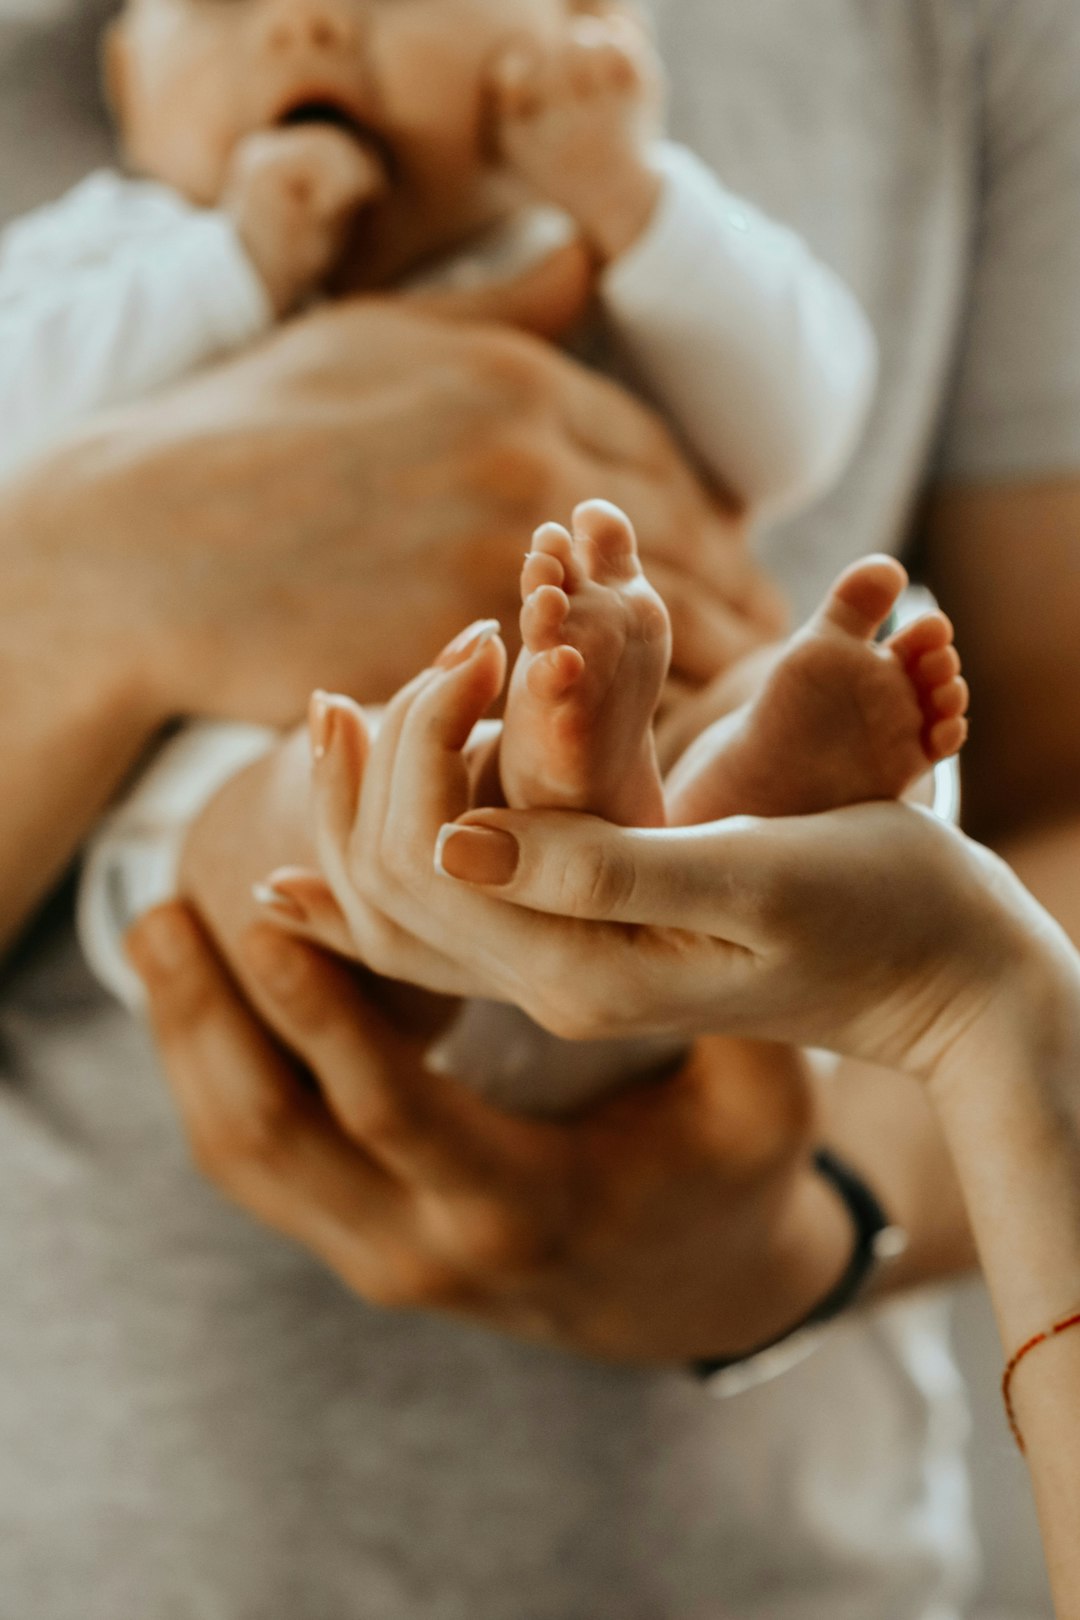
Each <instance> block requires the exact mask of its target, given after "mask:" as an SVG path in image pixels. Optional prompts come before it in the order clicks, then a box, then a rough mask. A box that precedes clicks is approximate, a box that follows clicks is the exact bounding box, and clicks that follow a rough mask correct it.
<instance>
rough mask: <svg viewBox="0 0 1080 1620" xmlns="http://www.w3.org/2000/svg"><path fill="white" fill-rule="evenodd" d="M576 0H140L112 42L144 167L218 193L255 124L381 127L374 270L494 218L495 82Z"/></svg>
mask: <svg viewBox="0 0 1080 1620" xmlns="http://www.w3.org/2000/svg"><path fill="white" fill-rule="evenodd" d="M577 8H578V7H577V0H129V4H128V7H127V10H126V12H125V14H124V16H123V17H122V19H121V21H120V23H119V24H118V25H117V27H116V29H115V30H114V32H113V35H112V38H111V41H110V47H109V68H110V81H111V87H112V91H113V100H114V104H115V106H116V109H117V113H118V116H119V118H120V122H121V125H122V129H123V134H124V139H125V143H126V146H127V151H128V155H129V157H130V159H131V161H132V163H133V164H134V166H135V167H136V168H138V169H139V170H140V171H142V172H143V173H146V174H151V175H154V176H155V177H156V178H158V179H160V180H163V181H165V182H166V184H168V185H171V186H173V187H175V188H176V189H177V190H179V191H181V192H183V193H184V195H186V196H187V197H189V198H191V199H192V201H194V202H197V203H200V204H205V205H213V204H214V203H215V202H217V200H218V199H219V197H220V196H221V193H222V189H223V186H224V183H225V178H226V175H227V172H228V165H229V160H230V157H231V155H232V153H233V151H234V149H235V147H236V145H237V143H238V142H239V141H241V140H242V139H243V137H244V136H246V135H249V134H252V133H253V132H255V131H257V130H266V129H273V128H274V127H276V126H280V125H284V124H291V123H300V122H311V121H316V120H322V121H328V122H331V123H333V124H335V125H336V126H338V127H340V128H343V129H345V130H347V131H349V132H351V133H354V134H355V135H356V138H357V139H358V140H364V141H367V142H369V143H370V144H371V145H372V146H373V147H374V149H375V150H376V151H377V152H378V153H379V154H380V156H382V157H383V158H384V160H385V161H386V164H387V167H388V169H389V176H390V181H391V186H390V190H389V193H388V195H387V198H386V200H385V202H383V203H380V204H379V205H378V206H377V208H376V209H375V210H374V211H373V214H372V217H371V219H370V221H367V222H365V229H364V237H365V241H364V244H363V246H364V252H363V259H364V261H365V268H364V276H363V279H364V280H366V281H368V282H372V281H376V280H382V279H385V278H387V277H388V276H392V275H394V274H396V273H398V272H400V271H401V270H402V269H404V268H406V267H407V266H408V265H411V264H414V263H416V262H418V261H419V260H421V259H422V258H424V257H426V256H428V255H430V254H432V253H434V252H437V251H439V250H441V249H444V248H447V247H449V246H451V245H453V244H454V243H456V242H458V241H460V240H461V239H462V238H463V237H464V236H465V235H467V234H468V233H469V231H471V230H475V229H476V228H477V227H479V226H481V225H483V224H485V223H487V222H488V221H489V220H491V219H492V218H493V217H495V215H496V214H497V212H498V211H499V207H500V200H501V204H502V205H503V206H505V192H504V191H502V190H501V188H500V182H499V181H497V179H496V177H495V174H494V169H493V166H492V164H491V162H490V157H489V154H488V153H487V151H486V149H485V147H486V140H485V137H486V128H485V107H486V97H485V93H484V91H485V84H486V79H487V73H488V70H489V67H490V64H491V62H492V60H493V59H494V57H495V56H496V55H497V54H498V53H499V52H500V51H501V50H502V49H504V48H505V47H506V46H508V45H510V44H512V43H513V42H514V41H515V40H516V39H523V38H524V39H531V40H535V41H537V42H538V43H540V44H545V45H546V44H550V43H553V42H554V41H555V40H556V39H557V38H558V37H559V35H560V34H561V32H562V30H563V29H564V27H565V25H566V20H567V16H568V14H569V12H570V10H571V9H577Z"/></svg>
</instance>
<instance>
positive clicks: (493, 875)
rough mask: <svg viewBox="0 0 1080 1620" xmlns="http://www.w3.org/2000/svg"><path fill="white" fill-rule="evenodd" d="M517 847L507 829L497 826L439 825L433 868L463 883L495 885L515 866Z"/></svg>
mask: <svg viewBox="0 0 1080 1620" xmlns="http://www.w3.org/2000/svg"><path fill="white" fill-rule="evenodd" d="M520 858H521V851H520V849H519V848H518V841H517V839H516V838H514V837H513V835H512V834H511V833H508V832H503V831H502V830H501V829H500V828H498V827H459V826H458V825H457V824H456V823H454V822H451V823H450V825H449V826H446V827H443V828H441V830H440V832H439V837H438V842H437V843H436V845H435V870H436V871H437V872H442V873H443V874H444V875H445V876H446V877H451V878H457V879H459V880H460V881H461V882H463V883H481V884H483V885H485V887H487V888H492V889H497V888H500V887H501V886H502V885H503V884H505V883H509V882H510V880H511V879H512V878H513V876H514V873H515V872H516V871H517V869H518V861H519V859H520Z"/></svg>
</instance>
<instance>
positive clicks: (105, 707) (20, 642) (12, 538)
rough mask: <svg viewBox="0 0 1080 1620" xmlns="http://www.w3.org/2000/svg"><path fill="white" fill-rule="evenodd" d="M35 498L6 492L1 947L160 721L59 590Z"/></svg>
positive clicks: (1, 502)
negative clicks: (35, 505) (32, 530)
mask: <svg viewBox="0 0 1080 1620" xmlns="http://www.w3.org/2000/svg"><path fill="white" fill-rule="evenodd" d="M32 493H33V491H32V490H31V489H29V488H28V487H24V488H21V489H19V490H18V491H17V492H16V491H14V490H5V491H4V492H3V496H2V497H0V575H2V577H3V578H4V581H5V603H4V609H3V614H2V617H0V691H2V692H3V703H2V704H0V758H2V759H3V771H4V792H3V794H2V795H0V951H4V950H6V949H7V948H8V947H9V946H10V944H11V943H12V941H13V940H14V938H15V936H16V935H17V933H18V932H19V930H20V929H21V927H22V926H23V924H24V923H25V922H26V920H27V919H28V918H29V916H30V915H31V914H32V913H33V911H34V909H35V908H36V906H37V905H38V904H39V903H40V902H41V900H42V899H43V898H44V896H45V895H46V894H47V892H48V890H49V889H50V887H51V886H52V885H53V884H54V883H55V881H56V880H57V878H58V877H59V876H60V874H61V873H62V872H63V870H64V867H65V866H66V865H67V863H68V862H69V861H70V859H71V857H72V855H73V854H74V852H75V850H76V849H77V848H78V846H79V844H80V843H81V841H82V840H83V838H84V837H85V836H86V833H87V832H88V830H89V829H90V827H91V826H92V825H93V823H94V821H95V820H96V819H97V817H98V816H99V815H100V814H101V812H102V810H103V808H104V807H105V805H106V804H107V803H108V800H109V799H110V797H111V796H112V795H113V793H114V792H115V791H116V789H117V787H118V786H119V784H120V782H121V781H122V780H123V778H124V776H125V775H126V774H127V772H128V771H129V770H130V769H131V767H132V765H133V764H134V763H135V761H136V759H137V758H138V756H139V754H140V752H141V751H142V749H143V748H144V747H145V746H146V743H147V742H148V740H149V738H150V736H151V735H152V733H153V731H154V729H155V727H156V724H157V723H158V718H159V717H157V716H155V715H154V713H153V712H152V709H151V707H150V705H149V703H148V701H147V697H146V693H145V691H144V690H142V689H141V685H140V682H139V679H138V672H137V670H136V669H135V667H134V662H133V661H132V662H131V663H129V662H128V661H127V657H126V652H125V649H124V647H123V646H122V645H121V643H120V641H119V640H118V639H117V638H116V637H114V636H110V635H104V634H103V635H98V634H96V631H95V626H94V624H93V622H92V621H91V617H90V615H89V614H88V613H87V612H85V611H83V610H82V609H81V608H80V604H79V602H78V593H77V591H76V592H72V591H70V590H67V589H63V588H62V586H63V584H64V583H65V582H63V581H62V580H61V578H60V577H59V576H60V575H61V574H62V572H63V568H64V562H63V557H62V555H61V554H59V553H58V551H57V549H56V548H55V547H53V546H52V545H51V544H50V539H51V537H50V535H49V534H48V533H47V532H46V529H45V527H44V525H43V524H42V521H41V514H40V513H39V512H37V511H36V510H35V508H34V503H33V501H32V499H31V496H32ZM57 515H58V514H57V513H56V512H55V511H54V512H53V513H51V514H50V516H51V517H53V518H54V519H55V517H56V516H57ZM31 528H33V529H34V531H35V532H33V533H31V532H29V531H30V530H31Z"/></svg>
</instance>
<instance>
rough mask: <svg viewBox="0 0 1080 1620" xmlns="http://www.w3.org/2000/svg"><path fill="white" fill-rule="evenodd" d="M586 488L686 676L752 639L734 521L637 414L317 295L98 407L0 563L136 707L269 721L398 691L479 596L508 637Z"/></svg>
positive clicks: (552, 374)
mask: <svg viewBox="0 0 1080 1620" xmlns="http://www.w3.org/2000/svg"><path fill="white" fill-rule="evenodd" d="M443 307H444V309H445V301H444V306H443ZM468 308H469V313H470V314H473V315H475V314H476V313H477V309H476V303H475V298H473V299H471V300H470V301H469V304H468ZM511 313H513V314H518V315H521V314H522V313H523V311H522V309H521V299H520V294H515V299H514V301H512V307H511ZM598 491H603V492H604V493H606V494H609V495H610V496H611V497H612V498H613V499H615V500H617V501H619V502H621V503H622V504H623V505H624V506H625V507H627V509H628V510H629V511H630V512H631V513H632V514H633V515H634V518H635V521H636V522H637V524H638V527H639V530H640V533H641V535H642V542H643V548H644V549H645V551H646V552H647V553H648V554H649V555H650V556H651V557H652V558H653V560H654V562H655V564H656V572H657V574H658V577H660V578H661V580H662V585H663V588H664V589H665V590H666V591H667V592H668V594H669V600H670V603H671V607H672V612H673V618H674V620H675V624H676V636H677V641H678V643H679V648H680V653H679V656H680V660H681V662H682V665H683V668H684V670H685V671H686V672H687V673H688V674H690V675H691V676H693V677H694V678H695V679H703V678H705V677H707V676H708V675H709V674H710V673H711V672H712V671H713V670H714V669H715V668H716V667H718V666H719V665H720V664H722V663H724V662H725V661H726V660H727V659H728V658H729V657H730V656H733V655H734V654H735V653H736V652H737V651H738V650H739V649H740V648H741V647H742V646H743V645H744V644H745V643H746V642H747V641H748V640H755V639H760V636H761V634H762V631H761V629H760V628H759V627H758V626H757V625H755V624H754V623H753V620H754V616H755V614H756V613H758V608H759V606H760V603H761V602H762V601H765V602H767V601H768V600H771V599H770V598H769V597H768V593H767V591H764V588H762V587H759V585H758V582H757V575H756V573H755V571H754V569H753V567H752V565H751V563H750V561H749V559H748V557H747V555H746V552H745V550H744V548H743V546H742V544H741V531H740V526H739V524H738V523H737V521H736V520H734V519H730V518H728V519H725V518H724V517H722V516H721V515H720V514H719V512H718V509H717V508H716V507H715V505H714V503H713V502H712V501H711V499H710V498H709V496H708V495H707V494H706V493H705V492H703V491H702V490H701V488H700V487H699V485H698V483H697V480H696V479H695V477H694V476H693V475H692V474H691V472H690V471H689V470H688V469H687V467H686V466H685V464H684V462H683V460H682V458H681V456H680V454H679V452H678V451H677V449H676V448H675V446H674V444H673V442H672V440H671V439H670V437H669V435H668V434H667V433H666V431H665V430H664V428H663V427H662V426H660V425H659V423H658V422H657V421H656V419H655V418H654V417H653V416H652V415H651V413H649V412H648V411H647V410H645V409H644V408H643V407H642V406H640V405H638V404H637V403H636V402H635V401H633V400H631V399H629V398H628V397H627V396H626V395H625V394H623V393H622V391H621V390H619V389H618V388H616V387H615V386H614V385H613V384H611V383H609V382H607V381H606V380H604V379H602V378H599V377H596V376H594V375H592V374H591V373H589V372H587V371H585V370H583V369H582V368H581V367H579V366H577V365H576V364H574V363H573V362H572V361H570V360H567V359H566V358H565V357H563V356H562V355H561V354H559V353H558V352H557V351H555V350H554V349H552V348H550V347H549V346H546V345H544V344H542V343H540V342H538V341H537V340H535V339H533V338H530V337H527V336H525V335H524V334H522V333H520V332H517V331H510V330H507V329H505V328H503V327H494V326H479V325H475V324H473V325H469V324H464V323H456V322H452V321H450V320H447V319H443V318H436V317H434V316H433V315H431V314H426V313H421V312H417V311H414V310H413V309H411V308H410V307H409V306H408V305H407V303H406V301H405V300H403V299H394V300H390V301H386V300H374V299H367V300H362V301H359V302H356V303H353V304H350V305H339V306H335V307H328V308H326V309H324V310H322V311H320V312H318V313H317V314H315V315H313V316H312V317H310V318H308V319H304V320H301V321H297V322H295V323H293V324H292V325H291V326H288V327H286V328H285V329H283V330H282V331H280V332H279V333H277V334H276V335H275V336H274V337H273V338H271V339H270V340H269V341H268V342H267V343H265V344H264V345H263V346H262V347H261V348H259V349H257V350H256V351H254V352H252V353H249V354H246V355H244V356H243V357H241V358H239V359H237V360H234V361H232V362H230V363H228V364H226V365H223V366H220V367H218V368H217V369H215V370H213V371H211V372H207V373H205V374H203V375H200V376H199V377H197V378H195V379H193V380H192V381H191V382H189V383H188V384H186V385H184V386H183V387H180V388H178V389H176V390H174V391H173V392H171V393H170V394H168V395H166V396H163V397H161V398H159V399H157V400H154V401H152V402H145V403H142V404H140V406H139V407H138V411H137V412H135V411H134V410H133V411H129V412H117V413H115V414H113V415H111V416H109V417H108V418H107V419H104V418H103V419H100V420H99V421H98V423H97V424H95V426H94V427H93V429H92V431H89V432H88V433H87V434H85V435H84V436H83V438H82V439H81V440H80V441H79V442H78V443H77V444H74V445H71V446H69V447H68V448H67V449H66V451H64V452H57V454H56V455H55V456H54V457H53V458H52V459H51V460H50V462H49V463H47V464H43V465H42V466H41V467H40V468H39V469H36V470H35V471H34V473H33V476H32V477H30V478H29V482H28V485H27V489H26V499H25V501H24V504H23V512H22V521H21V522H20V523H19V524H18V525H13V526H12V532H13V533H15V534H16V535H18V534H22V535H24V540H23V542H22V544H23V546H24V549H25V551H26V556H25V558H19V557H15V558H12V559H11V563H12V567H13V569H14V570H15V574H14V577H19V569H20V564H21V563H25V564H26V566H27V567H28V568H30V569H31V570H32V569H34V568H36V569H37V571H38V573H41V572H42V569H43V566H44V561H43V560H44V559H46V558H47V560H48V564H49V568H48V583H47V589H46V586H45V584H44V583H43V586H42V590H43V593H44V594H43V600H42V601H41V602H40V603H39V604H38V608H39V611H38V613H37V615H36V617H37V619H38V620H41V621H42V623H43V627H44V628H45V629H46V630H47V629H48V627H49V625H54V624H56V623H57V622H59V621H60V620H62V619H63V618H64V611H63V610H64V604H65V602H68V603H69V604H70V608H71V611H70V613H69V614H68V615H67V617H69V618H71V619H72V620H74V619H77V618H79V616H80V615H81V616H82V620H83V622H84V623H85V622H87V621H89V623H90V624H91V625H92V626H93V629H94V632H95V635H96V638H97V640H98V641H99V642H100V643H101V644H102V645H106V646H109V647H111V648H119V649H124V651H125V654H126V657H127V663H128V666H129V667H132V668H137V669H138V670H139V672H140V683H141V689H142V691H143V692H144V694H145V698H146V703H147V706H148V707H150V706H155V707H156V708H157V709H158V710H160V711H161V712H162V713H163V714H169V713H178V712H179V713H182V712H202V713H212V714H222V715H228V716H237V717H240V718H243V719H248V720H265V721H269V722H283V721H287V720H289V719H291V718H293V717H295V716H296V715H297V714H298V713H300V712H301V710H302V707H303V702H304V699H305V698H306V695H307V693H308V692H309V691H310V689H311V688H312V686H315V685H333V686H340V687H341V688H343V689H345V690H348V691H359V692H362V693H363V695H364V696H366V697H369V698H371V699H377V698H379V697H381V696H384V695H386V694H388V693H389V692H390V691H392V690H393V689H394V688H395V687H396V686H397V685H398V684H399V683H400V682H401V680H403V679H404V678H405V677H406V676H407V674H408V673H409V671H410V670H411V669H413V668H415V667H416V656H417V650H418V649H420V650H423V649H425V648H430V649H431V651H434V650H435V648H437V646H438V645H439V644H440V642H441V641H442V640H443V639H445V638H446V636H447V635H448V633H449V631H450V629H451V628H452V626H454V625H455V624H459V623H461V622H462V618H463V617H465V618H467V617H469V616H471V615H472V614H474V613H475V612H476V610H477V608H478V607H479V608H480V609H481V610H482V611H485V612H495V613H498V614H500V615H501V616H502V617H503V618H504V619H505V620H506V622H507V623H508V624H513V623H514V622H515V621H516V615H517V607H518V600H517V574H518V571H519V565H520V557H521V552H522V550H523V549H524V547H525V545H526V544H527V541H528V537H529V534H530V532H531V530H532V528H533V527H534V526H535V525H536V524H537V523H538V522H539V521H541V520H542V519H546V518H549V517H551V516H553V515H560V514H565V513H566V512H568V511H569V509H570V508H571V506H572V505H573V504H574V503H575V502H576V501H577V500H578V499H579V498H581V497H583V496H588V495H593V494H595V493H597V492H598ZM61 555H62V556H63V566H62V567H61V566H59V565H58V563H57V558H58V556H61ZM759 617H760V615H759ZM54 639H55V638H54V637H52V636H50V635H46V636H45V640H46V641H47V642H50V643H51V642H52V641H53V640H54Z"/></svg>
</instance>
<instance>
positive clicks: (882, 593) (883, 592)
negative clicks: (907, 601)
mask: <svg viewBox="0 0 1080 1620" xmlns="http://www.w3.org/2000/svg"><path fill="white" fill-rule="evenodd" d="M906 584H907V574H906V572H905V570H904V569H903V568H902V567H901V565H900V563H898V562H897V561H896V559H895V558H894V557H867V558H865V559H864V560H863V561H862V562H857V563H853V564H852V566H851V567H850V568H848V569H846V570H845V571H844V573H842V574H841V575H840V578H839V579H838V580H837V581H836V583H835V584H834V586H833V588H832V590H831V591H830V592H829V595H828V596H827V598H826V600H825V603H824V606H823V607H822V609H821V618H822V620H823V621H824V622H825V624H826V625H829V626H831V627H832V628H833V629H836V630H842V631H844V633H845V634H847V635H850V636H856V637H858V638H859V640H861V641H869V640H871V639H872V638H873V637H874V636H875V635H876V634H877V632H878V631H879V630H880V629H881V626H882V625H883V624H884V623H885V620H886V619H887V618H888V616H889V614H890V613H891V612H892V610H893V608H894V607H895V606H896V603H897V601H898V599H899V597H900V595H901V593H902V591H903V590H904V587H905V586H906Z"/></svg>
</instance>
